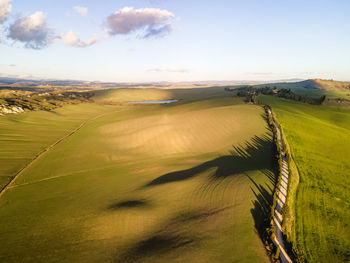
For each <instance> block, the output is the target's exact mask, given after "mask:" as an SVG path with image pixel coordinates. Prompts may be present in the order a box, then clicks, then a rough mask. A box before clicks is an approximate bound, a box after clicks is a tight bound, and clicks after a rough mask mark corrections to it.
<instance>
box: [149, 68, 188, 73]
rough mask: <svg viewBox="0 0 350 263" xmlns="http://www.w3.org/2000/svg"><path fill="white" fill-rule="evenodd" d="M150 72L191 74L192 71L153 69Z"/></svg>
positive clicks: (183, 69)
mask: <svg viewBox="0 0 350 263" xmlns="http://www.w3.org/2000/svg"><path fill="white" fill-rule="evenodd" d="M148 71H150V72H170V73H189V72H190V70H188V69H185V68H152V69H149V70H148Z"/></svg>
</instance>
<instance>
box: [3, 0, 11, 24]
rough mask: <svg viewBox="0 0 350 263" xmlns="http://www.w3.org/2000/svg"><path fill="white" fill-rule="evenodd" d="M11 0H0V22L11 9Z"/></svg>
mask: <svg viewBox="0 0 350 263" xmlns="http://www.w3.org/2000/svg"><path fill="white" fill-rule="evenodd" d="M11 2H12V0H0V24H1V23H3V22H4V21H5V20H6V18H7V17H8V16H9V14H10V13H11V10H12V4H11Z"/></svg>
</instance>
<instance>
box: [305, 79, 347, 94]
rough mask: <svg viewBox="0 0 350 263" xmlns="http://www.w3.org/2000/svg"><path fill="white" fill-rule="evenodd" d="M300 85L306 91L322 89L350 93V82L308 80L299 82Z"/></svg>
mask: <svg viewBox="0 0 350 263" xmlns="http://www.w3.org/2000/svg"><path fill="white" fill-rule="evenodd" d="M299 85H300V86H301V87H303V88H305V89H320V90H329V91H345V90H348V91H350V82H345V81H334V80H325V79H308V80H304V81H301V82H299Z"/></svg>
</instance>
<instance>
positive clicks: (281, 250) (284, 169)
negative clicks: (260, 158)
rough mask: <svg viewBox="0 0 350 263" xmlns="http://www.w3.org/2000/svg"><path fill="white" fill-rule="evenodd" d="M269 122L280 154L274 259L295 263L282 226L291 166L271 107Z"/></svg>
mask: <svg viewBox="0 0 350 263" xmlns="http://www.w3.org/2000/svg"><path fill="white" fill-rule="evenodd" d="M264 109H265V112H266V115H267V120H268V123H269V125H270V126H272V129H273V132H274V136H275V140H274V141H275V144H276V148H277V152H278V163H279V165H278V168H279V169H278V170H279V171H278V174H279V176H278V182H277V185H276V190H275V193H274V197H273V205H272V211H271V212H272V220H271V221H272V222H271V227H272V235H271V241H272V242H273V243H274V245H275V246H276V252H275V256H274V259H275V260H277V259H278V258H280V259H281V261H282V262H283V263H291V262H293V261H292V259H291V257H290V256H289V254H288V252H287V249H286V245H285V241H284V235H283V228H282V225H283V223H284V222H285V221H284V220H283V217H284V215H285V213H284V208H285V204H286V201H287V196H288V190H289V189H288V188H289V187H288V183H289V165H288V162H287V160H288V159H287V158H286V153H285V148H286V147H284V145H285V144H284V141H283V139H284V138H283V137H282V132H281V126H280V125H279V123H278V121H277V120H276V117H275V116H274V114H273V112H272V110H271V108H270V107H269V106H266V105H265V106H264Z"/></svg>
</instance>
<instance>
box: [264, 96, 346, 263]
mask: <svg viewBox="0 0 350 263" xmlns="http://www.w3.org/2000/svg"><path fill="white" fill-rule="evenodd" d="M258 100H259V101H260V102H263V103H267V104H269V105H270V106H271V107H272V109H273V110H274V112H275V113H276V115H277V118H278V120H279V122H280V123H281V124H282V127H283V130H284V133H285V135H286V138H287V141H288V143H289V145H290V147H291V151H292V155H293V158H294V160H295V162H296V165H297V167H298V170H299V174H300V183H299V186H298V190H297V196H296V202H295V206H296V210H295V216H296V227H295V233H294V234H292V239H294V241H295V242H296V244H297V248H298V249H299V250H300V251H301V252H302V253H304V255H305V256H306V259H307V261H308V262H346V261H348V260H349V258H350V226H349V224H350V203H349V200H350V187H349V185H350V179H349V175H350V163H349V158H350V140H349V138H350V108H349V107H345V106H342V107H333V106H315V105H308V104H303V103H297V102H294V101H290V100H284V99H278V98H274V97H270V96H260V97H259V98H258Z"/></svg>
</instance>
